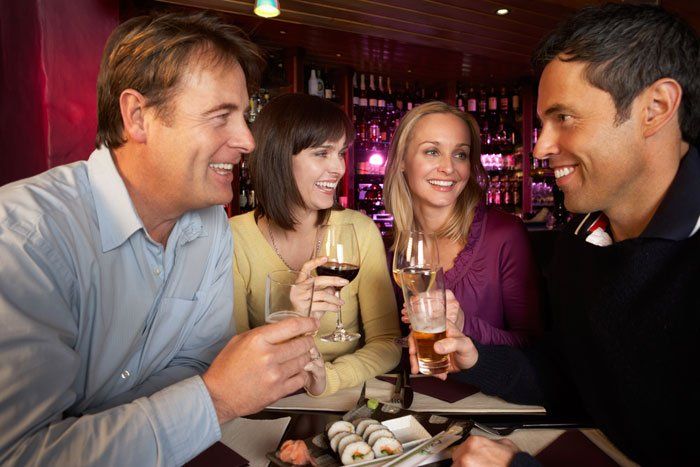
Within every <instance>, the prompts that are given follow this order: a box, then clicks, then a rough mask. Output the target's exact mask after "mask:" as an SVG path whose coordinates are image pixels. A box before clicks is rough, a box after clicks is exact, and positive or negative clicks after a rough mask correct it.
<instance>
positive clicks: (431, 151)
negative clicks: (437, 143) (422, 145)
mask: <svg viewBox="0 0 700 467" xmlns="http://www.w3.org/2000/svg"><path fill="white" fill-rule="evenodd" d="M425 155H427V156H438V155H439V153H438V150H437V149H435V148H428V149H426V150H425Z"/></svg>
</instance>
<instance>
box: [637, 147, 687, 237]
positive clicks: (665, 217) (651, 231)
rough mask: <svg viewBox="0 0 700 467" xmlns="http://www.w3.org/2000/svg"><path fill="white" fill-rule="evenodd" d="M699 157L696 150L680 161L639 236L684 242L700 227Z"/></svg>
mask: <svg viewBox="0 0 700 467" xmlns="http://www.w3.org/2000/svg"><path fill="white" fill-rule="evenodd" d="M699 180H700V154H698V150H697V148H695V147H693V146H691V147H690V150H689V151H688V152H687V153H686V155H685V156H684V157H683V159H681V163H680V165H679V167H678V172H677V173H676V177H675V178H674V179H673V183H671V186H670V187H669V189H668V192H667V193H666V196H665V197H664V199H663V200H662V201H661V204H660V205H659V208H658V209H657V210H656V213H655V214H654V217H652V219H651V221H650V222H649V225H647V228H646V229H644V232H642V235H640V237H657V238H665V239H668V240H684V239H686V238H688V237H690V236H691V235H693V234H694V233H695V232H697V230H698V228H699V227H700V183H698V181H699Z"/></svg>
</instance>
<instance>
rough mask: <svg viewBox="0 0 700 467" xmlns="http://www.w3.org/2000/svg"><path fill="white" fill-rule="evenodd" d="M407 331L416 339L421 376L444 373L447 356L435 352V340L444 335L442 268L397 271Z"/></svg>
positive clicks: (443, 282)
mask: <svg viewBox="0 0 700 467" xmlns="http://www.w3.org/2000/svg"><path fill="white" fill-rule="evenodd" d="M401 288H402V290H403V295H404V299H405V301H406V310H407V311H408V318H409V320H410V321H411V333H412V334H413V337H414V338H415V341H416V346H417V349H416V350H417V353H418V370H419V371H420V372H421V373H423V374H424V375H437V374H440V373H445V372H447V366H448V359H447V355H439V354H437V353H436V352H435V349H434V347H433V346H434V344H435V342H437V341H439V340H441V339H444V338H445V335H446V334H445V330H446V317H445V311H446V305H445V303H446V302H445V277H444V273H443V271H442V268H438V269H425V268H424V269H420V270H418V271H416V270H415V269H414V268H404V269H402V270H401Z"/></svg>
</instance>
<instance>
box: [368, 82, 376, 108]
mask: <svg viewBox="0 0 700 467" xmlns="http://www.w3.org/2000/svg"><path fill="white" fill-rule="evenodd" d="M367 97H368V99H369V107H370V109H375V108H376V107H377V89H376V88H375V87H374V75H369V91H368V92H367Z"/></svg>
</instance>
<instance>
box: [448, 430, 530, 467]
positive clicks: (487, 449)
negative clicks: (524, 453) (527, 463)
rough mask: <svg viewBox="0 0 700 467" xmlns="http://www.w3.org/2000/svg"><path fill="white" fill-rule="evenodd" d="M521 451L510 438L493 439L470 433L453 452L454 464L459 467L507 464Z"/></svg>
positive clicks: (490, 466)
mask: <svg viewBox="0 0 700 467" xmlns="http://www.w3.org/2000/svg"><path fill="white" fill-rule="evenodd" d="M518 451H519V449H518V447H517V446H516V445H515V444H514V443H513V442H512V441H511V440H509V439H506V438H502V439H498V440H491V439H488V438H485V437H483V436H475V435H470V436H469V437H468V438H467V440H466V441H465V442H464V443H462V444H460V445H459V446H457V448H456V449H455V450H454V451H453V452H452V462H453V464H452V465H455V466H457V467H477V466H488V467H492V466H504V467H505V466H507V465H509V464H510V462H511V461H512V460H513V457H514V456H515V454H516V453H517V452H518Z"/></svg>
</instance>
